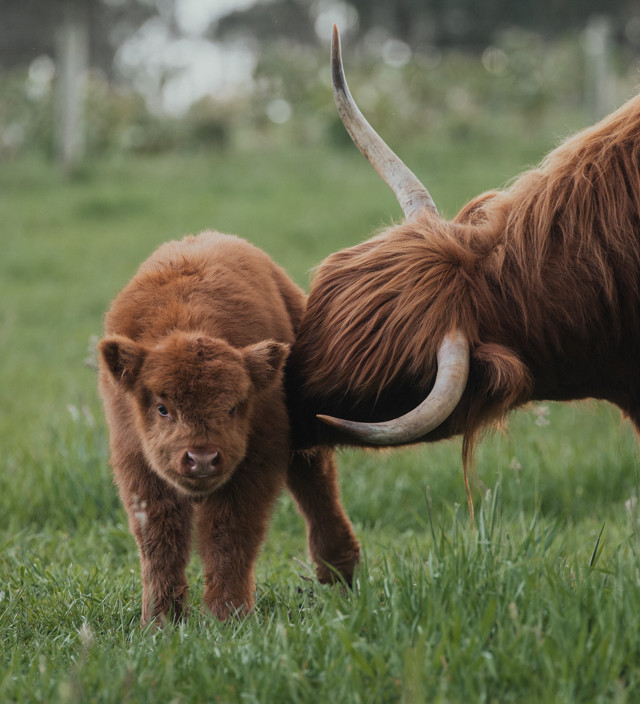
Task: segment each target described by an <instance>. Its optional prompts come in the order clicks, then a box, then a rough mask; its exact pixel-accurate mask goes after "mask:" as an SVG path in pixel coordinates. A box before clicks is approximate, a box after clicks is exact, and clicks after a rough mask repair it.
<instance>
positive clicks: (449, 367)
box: [317, 330, 469, 445]
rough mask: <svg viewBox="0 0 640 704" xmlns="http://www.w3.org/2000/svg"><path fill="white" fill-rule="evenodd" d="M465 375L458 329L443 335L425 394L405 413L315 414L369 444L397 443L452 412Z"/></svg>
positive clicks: (465, 350)
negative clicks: (369, 416) (373, 418)
mask: <svg viewBox="0 0 640 704" xmlns="http://www.w3.org/2000/svg"><path fill="white" fill-rule="evenodd" d="M468 377H469V343H468V342H467V338H466V337H465V335H464V334H463V333H462V332H461V331H460V330H454V331H453V332H451V333H449V334H448V335H445V337H444V339H443V340H442V343H441V344H440V347H439V349H438V373H437V374H436V381H435V384H434V386H433V389H432V390H431V393H430V394H429V395H428V396H427V398H426V399H425V400H424V401H423V402H422V403H421V404H420V405H419V406H417V407H416V408H414V409H413V410H412V411H409V413H406V414H405V415H403V416H400V417H399V418H394V419H393V420H389V421H386V422H384V423H359V422H355V421H350V420H342V419H341V418H334V417H333V416H325V415H318V416H317V417H318V418H319V419H320V420H321V421H323V422H324V423H327V424H328V425H332V426H334V427H335V428H339V429H340V430H343V431H344V432H346V433H348V434H349V435H351V436H353V437H355V438H358V439H359V440H362V441H364V442H366V443H368V444H370V445H401V444H403V443H408V442H412V441H414V440H418V439H420V438H422V437H424V436H425V435H426V434H427V433H429V432H431V431H432V430H434V429H435V428H437V427H438V426H439V425H440V424H441V423H443V422H444V421H445V420H446V419H447V418H448V417H449V416H450V415H451V413H452V412H453V409H454V408H455V407H456V406H457V405H458V402H459V401H460V399H461V398H462V394H463V393H464V390H465V387H466V385H467V379H468Z"/></svg>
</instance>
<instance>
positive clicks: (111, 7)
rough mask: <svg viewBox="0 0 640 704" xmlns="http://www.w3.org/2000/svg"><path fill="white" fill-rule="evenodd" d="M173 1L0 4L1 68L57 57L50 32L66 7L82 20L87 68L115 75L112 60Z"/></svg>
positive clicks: (13, 0) (22, 0) (3, 0)
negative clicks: (121, 47) (0, 29)
mask: <svg viewBox="0 0 640 704" xmlns="http://www.w3.org/2000/svg"><path fill="white" fill-rule="evenodd" d="M175 2H176V0H0V26H1V27H2V32H0V69H7V68H14V67H16V66H24V65H28V64H29V63H31V61H33V59H35V58H37V57H38V56H41V55H43V54H46V55H47V56H51V57H53V56H54V55H55V53H56V38H55V32H54V31H52V30H53V29H54V28H56V27H59V26H60V24H61V22H62V19H63V16H64V12H65V9H64V8H65V7H67V6H68V5H70V6H71V11H72V13H73V14H75V15H76V16H77V17H80V18H82V22H83V24H86V26H87V30H88V36H89V64H90V65H91V66H92V67H96V68H100V69H101V70H102V71H104V72H105V73H106V74H107V75H109V76H111V75H112V74H113V57H114V55H115V52H116V50H117V48H118V46H120V44H122V43H123V41H124V40H125V39H127V38H128V37H130V36H131V35H132V34H133V33H134V32H135V31H136V30H137V29H138V28H139V27H140V26H141V25H142V24H143V23H144V22H145V20H147V19H149V18H150V17H153V16H154V15H157V14H158V13H159V12H163V13H164V14H165V15H169V14H171V11H172V9H173V7H174V6H175Z"/></svg>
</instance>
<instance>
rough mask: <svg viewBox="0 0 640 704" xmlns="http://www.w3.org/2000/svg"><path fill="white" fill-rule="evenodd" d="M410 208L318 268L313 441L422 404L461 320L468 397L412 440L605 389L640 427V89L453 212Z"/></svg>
mask: <svg viewBox="0 0 640 704" xmlns="http://www.w3.org/2000/svg"><path fill="white" fill-rule="evenodd" d="M338 59H339V56H338ZM339 68H340V70H341V67H339ZM337 74H339V71H338V70H336V69H335V67H334V75H337ZM340 90H342V91H345V90H346V86H342V87H340V86H338V88H336V92H337V93H338V92H339V91H340ZM347 94H348V91H347ZM349 98H350V96H349ZM356 110H357V109H356ZM360 117H361V116H360ZM356 119H359V118H356ZM366 127H367V128H368V125H366ZM347 128H348V129H350V127H349V125H348V126H347ZM358 129H359V127H358ZM350 131H351V130H350ZM375 137H377V135H376V136H375ZM367 138H368V137H367ZM363 139H364V138H361V137H360V136H358V138H354V141H356V143H357V144H358V146H359V147H360V148H361V150H362V151H363V152H364V153H365V155H366V156H367V158H369V160H370V161H372V163H373V160H374V159H375V156H374V157H372V156H371V154H370V153H368V151H367V148H366V147H365V148H363V147H362V144H360V143H359V142H360V141H361V140H363ZM378 139H379V138H378ZM400 164H401V162H400ZM401 167H404V165H402V164H401ZM404 168H406V167H404ZM376 169H377V170H378V171H380V172H381V173H382V171H383V170H384V165H383V167H379V165H376ZM383 178H385V180H387V182H388V183H389V179H388V178H387V176H386V175H384V174H383ZM390 185H391V184H390ZM393 187H394V186H393V185H392V188H393ZM412 189H413V185H411V188H410V190H411V193H412V195H413V190H412ZM394 191H395V188H394ZM425 193H426V191H425ZM396 195H398V193H397V192H396ZM399 200H400V201H401V204H402V198H401V197H400V196H399ZM403 209H405V215H407V219H406V220H405V222H404V223H402V224H401V225H399V226H397V227H391V228H389V229H388V230H386V231H384V232H382V233H381V234H379V235H377V236H376V237H374V238H372V239H370V240H368V241H366V242H363V243H361V244H358V245H356V246H354V247H351V248H349V249H346V250H343V251H341V252H338V253H336V254H333V255H331V256H330V257H328V259H326V260H325V261H324V262H323V263H322V264H321V266H320V267H319V269H318V271H317V274H316V276H315V279H314V281H313V285H312V290H311V293H310V296H309V300H308V306H307V310H306V313H305V316H304V318H303V321H302V323H301V327H300V332H299V334H298V336H297V339H296V342H295V344H294V347H293V350H292V353H291V357H290V361H289V365H288V389H289V402H290V406H291V407H292V408H293V409H295V411H294V413H293V414H292V417H293V418H294V420H296V421H297V422H296V424H295V437H296V440H297V442H298V443H299V444H300V445H301V446H311V445H314V444H316V443H320V444H323V443H326V444H329V445H333V444H337V443H356V444H363V443H367V442H369V440H368V437H369V436H368V434H367V429H366V426H363V427H356V428H355V429H353V428H351V427H350V426H349V424H347V423H344V422H342V421H340V420H336V419H334V420H333V421H331V419H329V420H330V421H331V422H332V425H331V426H329V425H325V424H323V423H321V422H319V421H318V420H316V419H315V418H314V416H315V415H316V414H328V415H330V416H337V417H338V418H349V419H353V420H362V421H367V422H375V421H383V420H387V419H393V418H395V417H396V416H398V415H400V414H403V413H406V412H408V411H410V410H411V409H412V408H413V407H414V406H415V405H416V404H418V403H419V402H420V401H421V400H422V399H423V398H424V397H425V395H427V394H428V393H429V391H430V389H431V387H432V385H433V383H434V379H435V378H436V373H437V363H436V355H437V353H438V349H439V347H440V345H441V343H442V341H443V339H444V338H445V337H446V336H447V335H448V334H450V333H451V331H453V330H455V331H456V332H457V333H458V334H460V335H461V336H462V337H463V338H464V339H466V341H467V342H468V346H469V372H468V379H467V381H466V384H465V385H464V387H463V391H462V392H461V395H460V397H459V398H457V399H454V404H453V408H452V410H451V412H450V414H449V415H448V417H447V418H446V419H445V420H444V421H443V422H442V423H440V424H439V425H438V426H437V427H436V428H435V429H431V430H429V431H428V432H425V433H421V432H419V431H418V432H415V433H414V435H413V436H412V437H411V438H409V439H408V440H407V439H406V437H402V438H401V440H400V441H399V442H402V443H404V442H417V441H424V440H427V441H429V440H438V439H441V438H445V437H449V436H451V435H455V434H463V435H464V437H465V448H466V450H468V449H469V447H470V446H471V441H472V440H473V438H474V437H475V436H476V434H477V431H478V430H479V429H480V428H481V427H482V426H484V425H486V424H487V423H490V422H492V421H494V420H497V419H500V418H501V417H502V416H503V415H504V413H505V412H506V411H508V410H509V409H511V408H514V407H516V406H518V405H520V404H522V403H525V402H527V401H530V400H538V399H547V400H559V401H566V400H572V399H582V398H587V397H591V398H598V399H604V400H607V401H611V402H612V403H614V404H616V405H618V406H619V407H620V408H621V409H622V410H623V411H624V412H625V413H626V414H627V415H629V416H630V417H631V419H632V420H633V422H634V423H635V426H636V428H637V429H638V428H640V97H636V98H634V99H632V100H631V101H629V102H628V103H627V104H626V105H624V106H623V107H621V108H620V109H619V110H618V111H616V112H614V113H613V114H612V115H610V116H609V117H607V118H606V119H604V120H603V121H602V122H600V123H599V124H597V125H595V126H594V127H592V128H590V129H587V130H585V131H583V132H581V133H579V134H577V135H576V136H574V137H573V138H572V139H570V140H568V141H567V142H565V143H564V144H563V145H561V146H560V147H558V148H557V149H556V150H555V151H553V152H552V153H551V154H550V155H549V156H548V157H547V158H546V159H545V160H544V161H543V162H542V164H541V165H540V166H539V168H537V169H534V170H532V171H529V172H526V173H524V174H523V175H522V176H520V177H519V178H518V179H517V180H516V181H515V182H514V183H513V184H512V185H511V186H510V187H508V188H507V189H505V190H503V191H498V192H492V193H487V194H484V195H482V196H480V197H478V198H477V199H475V200H474V201H472V202H471V203H469V204H468V205H467V206H465V207H464V208H463V209H462V211H461V212H460V213H459V214H458V215H457V217H456V218H455V219H454V220H453V221H450V222H449V221H445V220H444V219H442V218H441V217H440V216H439V215H438V213H437V212H436V210H435V206H433V204H432V202H430V198H428V194H426V195H425V196H424V199H423V207H420V208H418V209H414V210H413V211H410V210H408V209H407V208H405V207H404V205H403ZM363 428H364V429H363ZM385 437H387V436H385ZM397 437H398V436H396V437H394V434H393V432H391V433H390V434H389V435H388V438H387V439H386V440H385V439H383V440H382V441H380V440H378V441H377V442H378V443H379V444H385V443H386V444H395V443H397V442H398V439H397Z"/></svg>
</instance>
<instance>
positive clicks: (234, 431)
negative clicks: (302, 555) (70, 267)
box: [99, 232, 358, 623]
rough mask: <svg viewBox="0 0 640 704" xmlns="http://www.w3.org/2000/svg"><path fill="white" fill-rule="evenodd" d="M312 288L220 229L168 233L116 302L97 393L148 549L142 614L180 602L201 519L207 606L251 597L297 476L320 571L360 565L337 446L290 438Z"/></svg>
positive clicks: (220, 612) (226, 608) (247, 601)
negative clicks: (296, 352)
mask: <svg viewBox="0 0 640 704" xmlns="http://www.w3.org/2000/svg"><path fill="white" fill-rule="evenodd" d="M304 302H305V301H304V295H303V294H302V292H301V291H300V290H299V289H298V288H297V286H295V285H294V284H293V282H292V281H291V280H290V279H289V278H288V277H287V276H286V274H285V273H284V271H283V270H282V269H280V267H278V266H276V265H275V264H274V263H273V262H272V261H271V259H269V257H268V256H267V255H266V254H265V253H264V252H262V251H260V250H259V249H257V248H256V247H253V246H252V245H250V244H249V243H248V242H245V241H244V240H241V239H239V238H237V237H232V236H228V235H221V234H219V233H214V232H205V233H203V234H201V235H200V236H199V237H187V238H185V239H184V240H182V241H181V242H170V243H167V244H165V245H163V246H162V247H160V248H159V249H158V250H157V251H156V252H155V253H154V254H153V255H152V256H151V257H150V258H149V259H148V260H147V261H146V262H145V263H144V264H143V265H142V266H141V267H140V269H139V271H138V273H137V274H136V275H135V276H134V278H133V279H132V280H131V282H130V283H129V284H128V285H127V286H125V288H124V289H123V290H122V291H121V292H120V294H119V295H118V296H117V297H116V299H115V301H114V302H113V305H112V307H111V310H110V311H109V313H108V314H107V316H106V320H105V338H104V339H103V340H101V341H100V344H99V352H100V391H101V394H102V398H103V400H104V405H105V412H106V416H107V420H108V422H109V429H110V436H111V462H112V464H113V469H114V473H115V478H116V481H117V483H118V486H119V488H120V496H121V498H122V502H123V504H124V507H125V509H126V511H127V514H128V516H129V526H130V528H131V531H132V533H133V534H134V536H135V538H136V541H137V543H138V548H139V551H140V562H141V565H142V580H143V604H142V621H143V623H146V622H147V621H149V620H151V619H153V618H160V619H164V618H166V617H167V616H168V615H172V616H174V617H179V616H181V615H182V613H183V612H184V609H185V606H186V601H187V592H188V586H187V581H186V576H185V569H186V566H187V563H188V561H189V556H190V548H191V536H192V532H193V527H194V526H195V529H196V530H197V533H198V548H199V551H200V555H201V556H202V561H203V564H204V574H205V590H204V601H205V604H206V605H207V607H208V608H209V609H210V611H211V612H212V613H213V614H214V615H215V616H217V617H218V618H220V619H223V618H226V617H227V616H228V615H229V614H233V613H234V612H235V611H237V610H241V611H246V610H248V609H250V608H251V606H252V605H253V590H254V579H253V565H254V562H255V559H256V557H257V554H258V550H259V547H260V544H261V542H262V540H263V539H264V536H265V533H266V530H267V522H268V518H269V513H270V510H271V507H272V506H273V502H274V501H275V499H276V496H277V495H278V493H279V491H280V489H281V488H282V487H283V485H284V484H285V482H286V483H287V485H288V487H289V489H290V490H291V492H292V494H293V495H294V497H295V499H296V501H297V503H298V506H299V508H300V511H301V512H302V514H303V515H304V517H305V519H306V521H307V526H308V529H309V548H310V552H311V556H312V557H313V559H314V560H315V562H316V564H317V571H318V577H319V579H320V580H321V581H323V582H330V581H333V579H334V578H335V576H336V574H339V575H341V576H342V577H344V578H345V579H346V580H350V579H351V577H352V574H353V569H354V566H355V564H356V562H357V560H358V544H357V541H356V539H355V537H354V535H353V532H352V530H351V527H350V525H349V522H348V520H347V518H346V516H345V515H344V513H343V511H342V508H341V506H340V502H339V497H338V491H337V485H336V480H335V465H334V463H333V458H332V456H331V452H330V451H327V450H326V449H325V450H323V449H316V450H314V451H311V452H306V453H296V452H294V453H290V451H289V423H288V418H287V411H286V406H285V396H284V389H283V384H282V366H283V364H284V361H285V358H286V355H287V353H288V351H289V345H290V344H291V342H292V341H293V338H294V335H295V332H296V330H297V328H298V325H299V322H300V318H301V316H302V311H303V308H304ZM329 565H332V567H329ZM334 570H335V571H334Z"/></svg>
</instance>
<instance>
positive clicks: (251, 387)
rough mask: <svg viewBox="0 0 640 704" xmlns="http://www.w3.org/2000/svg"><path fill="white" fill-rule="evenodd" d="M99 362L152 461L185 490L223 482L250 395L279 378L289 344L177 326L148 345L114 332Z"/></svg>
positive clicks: (240, 439) (240, 453)
mask: <svg viewBox="0 0 640 704" xmlns="http://www.w3.org/2000/svg"><path fill="white" fill-rule="evenodd" d="M98 349H99V353H100V358H101V362H102V364H103V366H104V368H105V369H106V371H107V372H108V373H109V374H110V376H111V378H112V380H113V383H115V384H116V385H117V386H118V387H119V388H120V389H121V390H122V392H123V393H124V394H126V395H127V399H128V403H129V405H130V408H131V409H132V411H133V414H134V417H135V423H136V426H137V430H138V433H137V434H138V437H139V438H140V440H141V443H142V449H143V451H144V454H145V456H146V458H147V461H148V463H149V465H150V466H151V468H152V469H153V470H154V471H155V472H156V473H157V474H159V475H160V476H161V477H162V478H163V479H165V480H166V481H168V482H170V483H171V484H172V485H173V486H175V487H177V488H178V489H180V490H182V491H183V492H185V493H187V494H191V495H194V494H195V495H198V494H206V493H209V492H211V491H214V490H216V489H217V488H218V487H220V486H222V485H223V484H224V483H225V482H226V481H228V479H229V478H230V477H231V475H232V473H233V472H234V470H235V469H236V467H237V466H238V464H239V463H240V462H241V461H242V459H243V458H244V456H245V453H246V448H247V441H248V436H249V431H250V427H251V416H252V411H253V407H254V404H255V399H256V397H257V396H259V395H262V394H263V393H264V392H266V391H268V390H270V389H272V388H274V387H275V386H276V384H277V383H278V382H279V381H280V380H281V375H282V367H283V364H284V361H285V358H286V355H287V352H288V345H285V344H282V343H279V342H274V341H272V340H266V341H263V342H258V343H256V344H253V345H249V346H247V347H244V348H241V349H238V348H235V347H232V346H231V345H229V344H228V343H227V342H226V341H225V340H222V339H218V338H212V337H208V336H206V335H200V334H194V333H184V332H175V333H172V334H170V335H168V336H167V337H165V338H163V339H162V340H161V341H160V342H159V343H158V344H154V345H153V346H146V345H144V344H141V343H139V342H137V341H134V340H131V339H129V338H127V337H123V336H120V335H114V336H111V337H107V338H105V339H103V340H101V341H100V343H99V346H98Z"/></svg>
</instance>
